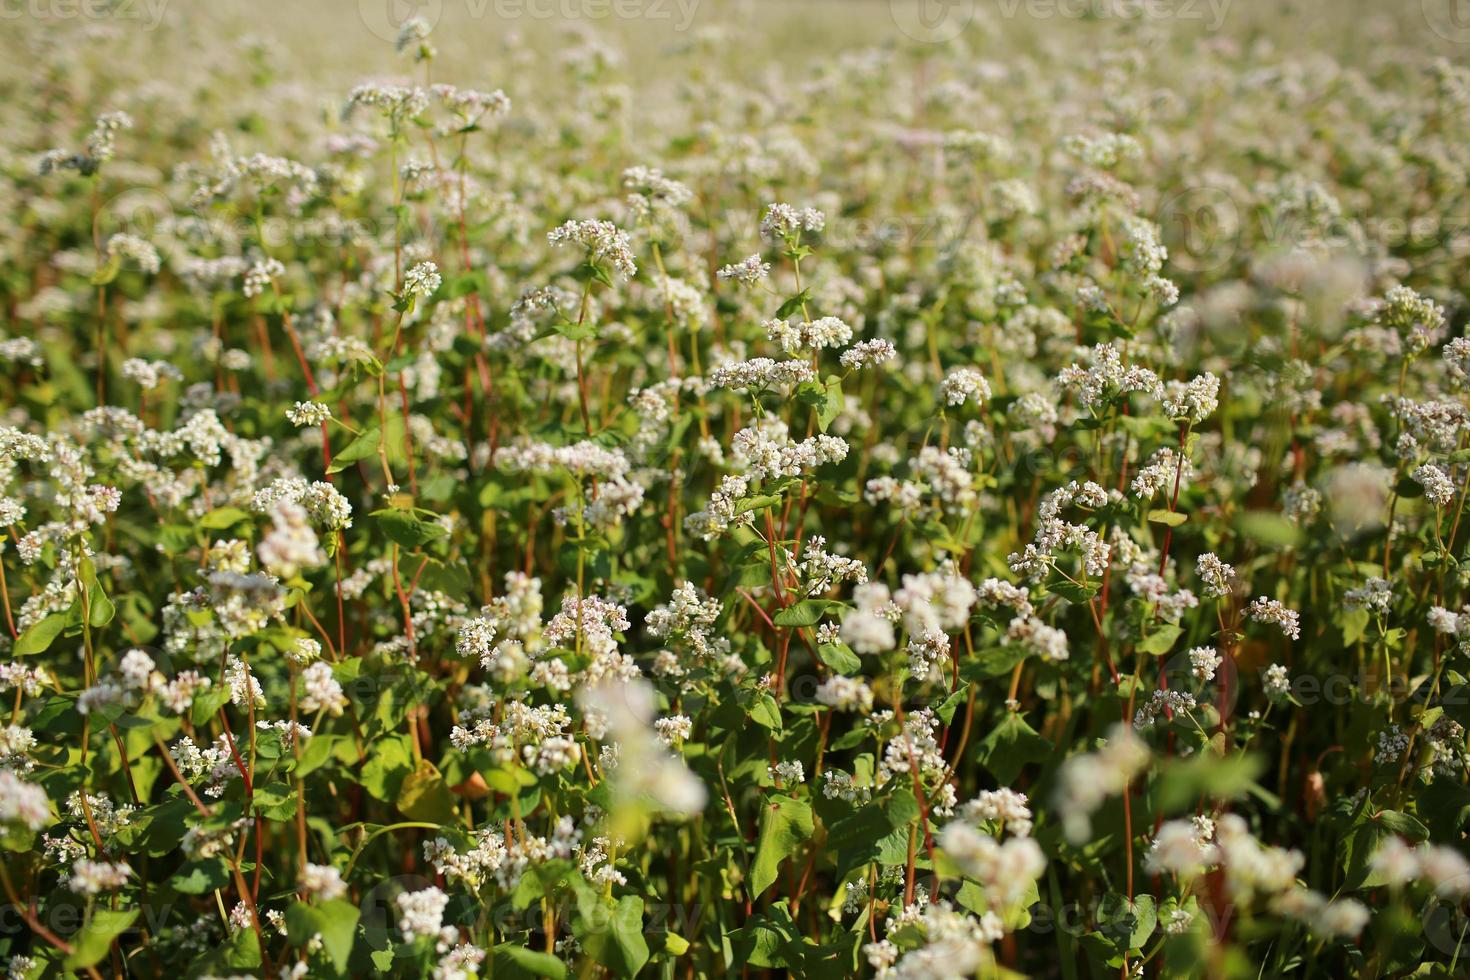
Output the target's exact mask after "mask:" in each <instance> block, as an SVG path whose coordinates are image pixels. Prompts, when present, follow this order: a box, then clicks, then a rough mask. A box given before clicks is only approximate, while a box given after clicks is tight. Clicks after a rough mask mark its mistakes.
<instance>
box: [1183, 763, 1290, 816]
mask: <svg viewBox="0 0 1470 980" xmlns="http://www.w3.org/2000/svg"><path fill="white" fill-rule="evenodd" d="M1265 768H1266V764H1265V760H1264V759H1262V758H1261V757H1260V756H1253V755H1229V756H1225V757H1223V758H1222V757H1221V756H1218V755H1216V754H1215V753H1214V752H1212V751H1202V752H1196V753H1195V754H1194V755H1193V756H1191V757H1190V758H1189V759H1186V760H1169V761H1168V762H1166V763H1164V765H1163V767H1162V772H1161V775H1160V779H1159V806H1160V808H1162V809H1163V810H1165V811H1167V812H1177V811H1181V810H1186V809H1193V808H1194V806H1195V803H1196V801H1197V800H1198V799H1199V798H1200V797H1201V796H1204V797H1208V798H1211V799H1217V800H1233V799H1239V798H1240V797H1242V796H1245V795H1246V794H1247V793H1248V792H1250V791H1251V787H1252V786H1253V785H1254V782H1255V779H1256V777H1257V776H1258V775H1260V773H1261V772H1262V771H1264V770H1265Z"/></svg>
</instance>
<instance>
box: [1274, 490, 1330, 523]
mask: <svg viewBox="0 0 1470 980" xmlns="http://www.w3.org/2000/svg"><path fill="white" fill-rule="evenodd" d="M1321 510H1322V494H1321V493H1320V492H1319V491H1317V490H1315V489H1313V488H1312V487H1309V486H1307V485H1306V484H1305V483H1302V482H1300V481H1298V482H1296V483H1294V484H1292V485H1291V486H1290V487H1288V488H1287V490H1286V493H1285V494H1284V495H1283V497H1282V501H1281V512H1282V514H1284V515H1285V516H1286V519H1287V520H1289V521H1291V522H1292V523H1293V524H1306V523H1309V522H1310V521H1311V520H1312V518H1313V517H1316V516H1317V514H1318V513H1320V512H1321Z"/></svg>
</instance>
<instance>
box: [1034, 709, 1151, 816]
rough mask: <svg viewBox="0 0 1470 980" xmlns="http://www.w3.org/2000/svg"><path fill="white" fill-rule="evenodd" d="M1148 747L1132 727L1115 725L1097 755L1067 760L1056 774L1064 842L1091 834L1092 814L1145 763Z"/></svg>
mask: <svg viewBox="0 0 1470 980" xmlns="http://www.w3.org/2000/svg"><path fill="white" fill-rule="evenodd" d="M1148 756H1149V754H1148V746H1147V745H1145V744H1144V742H1143V741H1142V740H1141V739H1140V738H1139V737H1138V736H1137V735H1135V734H1134V732H1133V729H1132V727H1131V726H1126V725H1115V726H1113V728H1112V730H1111V732H1110V733H1109V735H1108V738H1107V741H1106V742H1104V743H1103V745H1102V747H1101V748H1099V749H1098V750H1097V751H1096V752H1088V753H1084V754H1081V755H1074V756H1071V757H1069V758H1068V759H1067V760H1066V761H1065V762H1063V763H1062V766H1061V768H1060V769H1059V770H1058V772H1057V790H1056V804H1057V810H1058V812H1059V813H1060V814H1061V816H1062V822H1063V828H1064V830H1065V831H1066V835H1067V839H1068V840H1069V841H1071V842H1072V843H1074V844H1081V843H1083V842H1085V841H1086V840H1087V839H1088V836H1089V835H1090V834H1091V831H1092V814H1093V812H1094V811H1096V810H1097V808H1098V807H1100V806H1101V805H1102V803H1103V801H1104V800H1106V799H1107V798H1108V797H1109V796H1116V795H1117V794H1119V793H1121V792H1123V789H1124V787H1125V786H1127V785H1128V781H1129V780H1130V779H1132V778H1133V777H1134V776H1135V775H1137V774H1138V773H1139V772H1141V771H1142V770H1143V768H1144V766H1146V765H1147V764H1148Z"/></svg>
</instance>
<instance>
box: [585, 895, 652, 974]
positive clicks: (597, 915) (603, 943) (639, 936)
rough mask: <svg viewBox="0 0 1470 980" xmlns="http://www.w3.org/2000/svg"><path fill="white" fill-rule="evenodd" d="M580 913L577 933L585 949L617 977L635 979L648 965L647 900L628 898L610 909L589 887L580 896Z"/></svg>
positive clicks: (635, 896)
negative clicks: (644, 930)
mask: <svg viewBox="0 0 1470 980" xmlns="http://www.w3.org/2000/svg"><path fill="white" fill-rule="evenodd" d="M577 906H578V914H577V920H576V922H574V923H573V926H572V928H573V930H574V932H575V933H576V935H577V938H578V939H579V940H581V943H582V948H583V949H584V950H585V951H586V952H587V953H588V954H589V955H591V957H592V958H593V959H595V960H597V962H599V963H601V964H602V965H603V966H605V967H607V968H608V969H609V970H611V971H613V973H614V974H615V975H617V976H624V977H632V976H636V975H637V974H638V971H639V970H642V969H643V965H644V964H645V963H647V962H648V955H649V954H648V941H647V940H646V939H644V938H643V899H642V898H640V897H638V896H637V895H624V896H623V898H622V899H621V900H620V901H619V902H618V904H617V906H616V907H614V908H612V909H609V908H608V907H607V905H606V903H605V902H604V901H603V899H602V897H601V896H600V895H598V894H597V893H595V892H593V891H592V890H591V889H590V888H588V887H587V886H586V885H585V884H584V885H582V886H581V889H580V890H579V893H578V896H577Z"/></svg>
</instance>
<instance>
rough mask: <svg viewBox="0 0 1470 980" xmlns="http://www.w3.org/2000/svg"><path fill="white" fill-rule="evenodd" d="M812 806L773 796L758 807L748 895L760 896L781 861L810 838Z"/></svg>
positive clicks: (789, 798) (768, 885) (772, 878)
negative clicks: (759, 815)
mask: <svg viewBox="0 0 1470 980" xmlns="http://www.w3.org/2000/svg"><path fill="white" fill-rule="evenodd" d="M814 826H815V824H814V821H813V819H812V808H811V805H810V804H808V803H806V802H805V801H803V800H797V799H793V798H792V797H789V796H772V797H771V798H770V799H769V800H768V801H767V802H766V803H765V804H763V805H762V807H761V826H760V839H759V841H758V842H757V843H756V847H755V860H754V861H752V862H751V865H750V886H751V894H752V895H753V896H755V897H759V896H760V895H762V894H763V893H764V892H765V890H766V889H767V888H769V887H771V885H772V884H773V883H774V882H775V880H776V874H777V872H778V871H779V870H780V867H781V863H782V862H783V861H785V860H786V859H787V858H789V857H791V856H792V855H794V854H795V853H796V850H797V848H799V847H800V846H801V845H802V844H803V843H805V842H806V841H808V840H810V839H811V836H812V830H813V828H814Z"/></svg>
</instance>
